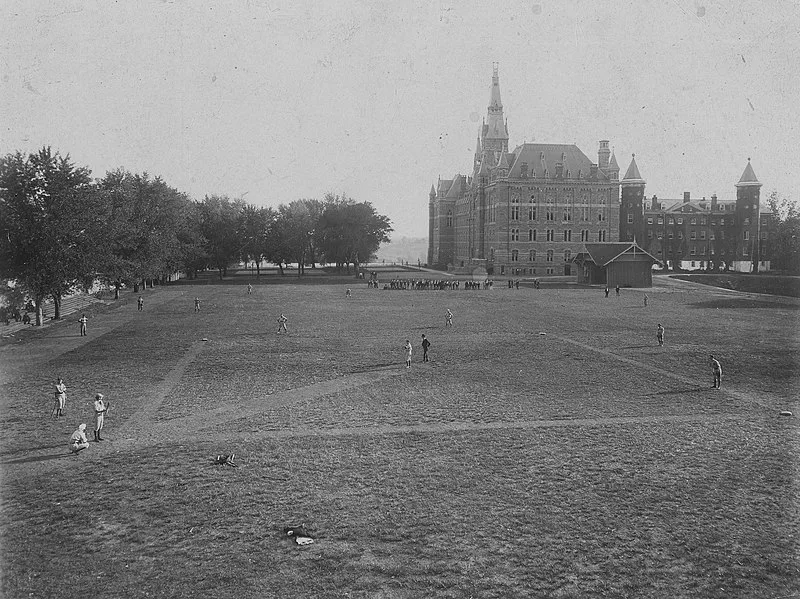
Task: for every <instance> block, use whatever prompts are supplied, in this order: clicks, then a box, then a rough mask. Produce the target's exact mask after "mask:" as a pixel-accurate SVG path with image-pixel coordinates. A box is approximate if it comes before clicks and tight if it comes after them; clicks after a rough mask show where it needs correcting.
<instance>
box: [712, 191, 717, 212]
mask: <svg viewBox="0 0 800 599" xmlns="http://www.w3.org/2000/svg"><path fill="white" fill-rule="evenodd" d="M716 209H717V194H714V195H712V196H711V212H714V210H716Z"/></svg>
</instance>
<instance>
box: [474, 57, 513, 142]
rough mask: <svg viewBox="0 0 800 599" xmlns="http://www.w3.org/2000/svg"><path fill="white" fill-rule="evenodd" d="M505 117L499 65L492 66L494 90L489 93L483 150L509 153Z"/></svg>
mask: <svg viewBox="0 0 800 599" xmlns="http://www.w3.org/2000/svg"><path fill="white" fill-rule="evenodd" d="M506 125H507V123H506V121H505V119H504V117H503V101H502V100H501V99H500V75H499V74H498V64H497V63H496V62H495V63H493V64H492V89H491V92H490V93H489V108H488V111H487V119H486V124H485V125H484V126H483V128H482V135H483V139H482V140H481V141H482V142H483V143H482V146H483V149H489V150H506V151H508V129H507V128H506Z"/></svg>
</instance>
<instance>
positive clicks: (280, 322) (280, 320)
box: [278, 313, 289, 333]
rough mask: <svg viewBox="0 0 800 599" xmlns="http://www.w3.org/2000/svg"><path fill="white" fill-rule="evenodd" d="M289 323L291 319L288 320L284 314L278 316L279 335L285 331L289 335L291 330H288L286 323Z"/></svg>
mask: <svg viewBox="0 0 800 599" xmlns="http://www.w3.org/2000/svg"><path fill="white" fill-rule="evenodd" d="M287 322H289V319H288V318H286V317H285V316H284V315H283V313H281V315H280V316H278V333H280V332H281V331H283V332H284V333H288V332H289V329H287V328H286V323H287Z"/></svg>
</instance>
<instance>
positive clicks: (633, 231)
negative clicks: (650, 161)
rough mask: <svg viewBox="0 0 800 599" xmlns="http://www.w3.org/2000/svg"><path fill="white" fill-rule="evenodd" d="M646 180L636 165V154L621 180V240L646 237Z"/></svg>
mask: <svg viewBox="0 0 800 599" xmlns="http://www.w3.org/2000/svg"><path fill="white" fill-rule="evenodd" d="M645 183H646V181H645V180H644V179H642V175H640V174H639V167H638V166H636V154H633V155H632V157H631V164H630V166H629V167H628V170H627V171H626V172H625V176H624V177H623V178H622V181H620V186H621V187H622V201H621V203H620V211H619V240H620V241H635V240H636V239H639V240H640V241H642V240H643V237H644V206H643V201H644V186H645Z"/></svg>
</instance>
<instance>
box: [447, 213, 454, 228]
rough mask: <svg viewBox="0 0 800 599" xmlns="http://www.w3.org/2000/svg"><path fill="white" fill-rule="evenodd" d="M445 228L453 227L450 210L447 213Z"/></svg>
mask: <svg viewBox="0 0 800 599" xmlns="http://www.w3.org/2000/svg"><path fill="white" fill-rule="evenodd" d="M447 226H448V227H452V226H453V211H452V210H448V211H447Z"/></svg>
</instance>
